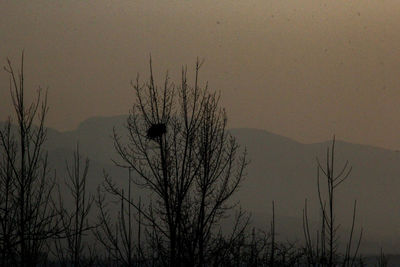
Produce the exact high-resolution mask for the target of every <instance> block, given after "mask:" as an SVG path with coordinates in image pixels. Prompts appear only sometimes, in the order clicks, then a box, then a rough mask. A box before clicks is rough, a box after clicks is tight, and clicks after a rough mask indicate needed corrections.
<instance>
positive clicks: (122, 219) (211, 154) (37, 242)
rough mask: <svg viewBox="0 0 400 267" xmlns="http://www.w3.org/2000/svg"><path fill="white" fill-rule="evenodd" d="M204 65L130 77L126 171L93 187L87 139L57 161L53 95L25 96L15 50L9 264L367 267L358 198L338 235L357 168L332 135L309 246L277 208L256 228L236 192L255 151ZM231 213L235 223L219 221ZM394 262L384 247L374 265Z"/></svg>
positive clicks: (4, 188)
mask: <svg viewBox="0 0 400 267" xmlns="http://www.w3.org/2000/svg"><path fill="white" fill-rule="evenodd" d="M201 65H202V64H201V62H199V61H198V62H197V63H196V65H195V71H194V76H193V78H192V82H191V83H190V82H189V81H188V75H187V69H186V68H183V69H182V76H181V81H180V83H179V85H175V84H174V83H172V82H171V81H170V80H169V76H168V75H166V77H165V80H164V81H163V83H162V84H161V85H158V84H156V82H155V79H154V76H153V70H152V63H151V60H150V75H149V79H148V80H147V81H146V82H145V83H141V82H140V80H139V77H137V79H136V80H135V81H134V82H132V84H131V85H132V88H133V91H134V93H135V96H136V101H135V102H134V103H133V105H132V109H131V110H130V116H129V118H128V119H127V121H126V130H127V131H126V133H127V136H121V134H120V133H118V132H117V131H116V130H114V132H113V139H114V147H115V150H116V151H117V153H118V156H119V158H117V159H115V160H114V163H115V164H116V165H117V166H119V167H121V168H125V169H126V173H127V175H126V177H111V176H110V175H109V174H108V173H107V172H106V170H105V171H104V177H103V178H102V180H103V182H102V183H101V184H100V185H99V187H98V189H97V193H96V194H90V193H89V190H88V188H87V186H86V185H87V174H88V172H90V162H89V159H87V158H84V157H82V155H81V152H80V151H79V146H78V145H77V147H76V150H75V153H74V155H73V161H72V162H67V164H66V170H67V176H66V177H57V175H56V170H50V169H49V166H48V156H47V152H46V151H44V149H43V144H44V142H45V141H46V127H45V118H46V115H47V112H48V105H47V94H46V92H44V91H43V90H41V89H39V90H38V93H37V98H36V100H35V101H33V102H32V103H31V104H27V103H26V101H25V97H24V92H25V89H24V67H23V55H22V61H21V67H20V68H19V69H18V70H17V71H16V70H14V69H13V66H12V64H11V62H10V61H9V60H8V62H7V65H6V67H5V70H6V71H7V72H8V73H9V77H10V88H9V90H10V95H11V99H12V104H13V107H14V114H13V119H11V118H10V119H9V120H8V122H7V124H6V126H5V127H4V128H3V129H1V130H0V153H1V154H0V266H171V267H172V266H177V267H179V266H363V265H364V263H363V259H362V257H361V256H360V255H359V251H358V249H359V247H360V242H361V239H362V234H361V233H362V231H361V233H360V232H359V231H356V229H358V228H357V227H356V226H355V225H356V202H355V203H354V213H353V221H352V225H351V232H350V234H349V235H348V237H346V238H342V240H339V237H338V234H337V231H338V229H339V225H338V224H337V223H336V220H335V214H336V211H335V189H336V188H337V187H338V186H339V185H341V184H342V182H344V181H345V180H346V179H347V178H348V177H349V175H350V173H351V167H349V165H348V163H346V164H345V165H344V166H343V168H342V169H340V170H339V171H336V168H334V163H335V160H334V148H335V141H334V140H333V142H332V146H331V147H330V148H328V150H327V155H326V160H325V163H320V162H318V163H317V168H318V177H317V186H316V188H317V192H318V196H319V208H320V214H321V216H320V218H319V219H320V223H321V224H320V227H319V228H318V229H310V226H309V219H308V214H307V202H306V203H305V207H304V211H303V229H304V237H305V238H304V240H305V241H304V242H303V244H299V243H290V242H278V241H277V239H276V233H275V218H274V217H275V216H274V214H275V213H274V207H273V212H272V214H273V216H272V218H271V225H270V229H268V230H261V229H255V228H252V227H251V225H250V216H249V215H248V213H246V212H245V211H242V210H241V209H240V207H239V206H238V203H234V202H232V196H233V195H234V194H235V192H236V191H237V190H239V187H240V184H241V183H242V182H243V181H244V179H245V177H246V167H247V165H248V164H249V161H248V159H247V154H246V150H245V149H243V148H240V146H239V144H238V143H237V142H236V140H235V138H234V137H232V136H231V135H230V134H229V133H228V132H227V130H226V126H227V116H226V112H225V110H224V109H223V108H221V107H220V102H219V101H220V96H219V94H218V93H216V92H215V91H212V90H209V89H208V87H207V85H205V86H202V85H200V83H199V70H200V67H201ZM116 180H119V181H121V180H124V181H126V182H125V183H124V184H125V185H124V186H121V184H120V183H117V182H116ZM133 187H136V188H140V190H141V191H142V192H144V194H147V195H149V196H151V198H150V201H142V200H141V198H138V197H137V196H135V195H134V194H133V193H132V192H133V189H132V188H133ZM233 214H235V215H233ZM226 220H230V221H231V224H230V225H231V226H230V227H222V224H223V222H224V221H226ZM300 223H301V222H300ZM227 228H229V229H227ZM356 233H357V234H356ZM343 240H344V241H343ZM340 241H341V242H342V243H343V242H344V244H346V245H345V249H344V250H343V251H342V250H340V249H339V244H340ZM386 264H387V260H386V258H385V256H384V255H383V253H381V257H380V258H379V259H378V260H377V266H386Z"/></svg>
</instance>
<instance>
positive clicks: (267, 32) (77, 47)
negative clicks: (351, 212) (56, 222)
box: [0, 0, 400, 149]
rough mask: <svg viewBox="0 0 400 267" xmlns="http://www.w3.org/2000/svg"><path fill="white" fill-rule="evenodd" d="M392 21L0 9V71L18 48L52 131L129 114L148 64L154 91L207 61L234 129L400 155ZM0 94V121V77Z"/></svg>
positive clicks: (205, 75)
mask: <svg viewBox="0 0 400 267" xmlns="http://www.w3.org/2000/svg"><path fill="white" fill-rule="evenodd" d="M399 14H400V3H399V1H398V0H374V1H371V0H352V1H348V0H335V1H331V0H329V1H328V0H327V1H324V0H219V1H214V0H212V1H211V0H199V1H189V0H186V1H184V0H179V1H178V0H177V1H173V0H124V1H123V0H113V1H111V0H108V1H106V0H96V1H72V0H69V1H64V0H51V1H50V0H48V1H44V0H40V1H39V0H36V1H18V0H14V1H6V0H0V60H1V63H2V65H4V64H5V63H6V58H7V57H9V58H10V59H11V60H12V61H13V62H14V63H15V65H16V66H17V65H18V64H19V60H20V53H21V50H22V49H25V55H26V60H25V74H26V75H25V76H26V77H25V79H26V81H27V85H28V86H29V87H28V88H29V90H27V94H28V96H32V95H33V93H34V90H33V89H35V88H37V86H38V85H41V86H42V87H44V88H46V87H48V88H49V89H48V90H49V91H48V98H49V105H50V113H49V115H48V120H47V122H48V124H47V125H48V126H50V127H54V128H56V129H59V130H68V129H74V128H75V127H76V126H77V125H78V123H79V122H80V121H82V120H84V119H85V118H88V117H91V116H96V115H117V114H127V113H128V110H129V108H130V106H131V104H132V101H133V100H134V97H133V94H132V90H131V88H130V86H129V83H130V80H131V79H134V78H135V77H136V74H137V73H138V72H139V73H140V74H141V77H142V78H143V79H144V78H146V77H147V74H148V72H147V70H148V67H147V65H148V58H149V53H151V54H152V57H153V62H154V66H155V71H156V74H157V75H156V76H157V77H158V78H159V79H160V82H161V79H162V78H163V76H164V75H165V71H166V70H167V69H168V70H169V71H170V73H171V76H172V79H173V80H178V79H179V75H180V68H181V66H182V65H183V64H187V65H188V68H189V70H193V64H194V62H195V60H196V57H197V56H198V57H200V58H204V59H205V64H204V67H203V69H202V73H201V78H202V80H203V81H204V82H205V81H206V80H208V81H209V85H210V87H211V88H214V89H217V90H220V91H221V93H222V104H223V105H224V106H225V107H226V109H227V111H228V118H229V123H230V124H229V127H253V128H262V129H266V130H268V131H271V132H275V133H278V134H282V135H285V136H288V137H292V138H294V139H296V140H299V141H302V142H307V143H309V142H317V141H321V140H327V139H329V138H330V137H331V136H332V134H333V133H336V136H337V138H338V139H342V140H347V141H351V142H357V143H363V144H371V145H375V146H380V147H386V148H392V149H400V16H399ZM0 88H1V89H0V120H4V119H5V118H6V117H7V116H8V114H10V113H11V105H10V100H9V94H8V77H7V73H5V72H4V71H2V72H0Z"/></svg>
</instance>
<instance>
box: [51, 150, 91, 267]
mask: <svg viewBox="0 0 400 267" xmlns="http://www.w3.org/2000/svg"><path fill="white" fill-rule="evenodd" d="M66 169H67V177H66V178H64V183H65V186H66V188H67V189H68V190H67V193H68V195H70V197H72V202H71V203H72V204H73V207H72V208H70V209H68V208H67V207H66V206H65V204H64V199H66V198H67V197H66V196H65V195H64V196H63V195H62V194H61V190H60V187H59V188H58V195H59V205H60V207H59V210H60V214H61V224H62V229H63V231H64V233H63V235H62V236H61V237H59V238H56V239H55V243H54V245H55V246H54V247H55V254H56V257H57V258H58V260H59V261H60V263H62V264H63V265H65V266H69V265H71V264H72V265H73V266H75V267H79V266H91V264H92V263H93V262H92V260H93V258H92V257H91V255H90V252H91V251H90V246H89V244H87V242H85V240H84V237H85V236H87V235H88V234H89V233H91V230H92V229H94V228H95V225H94V224H93V223H89V213H90V210H91V208H92V204H93V202H94V198H93V197H92V196H90V195H89V194H88V192H87V187H86V182H87V175H88V171H89V159H88V158H86V159H85V161H84V166H82V159H81V154H80V151H79V145H77V146H76V150H75V152H74V156H73V164H72V166H71V165H70V164H68V162H66Z"/></svg>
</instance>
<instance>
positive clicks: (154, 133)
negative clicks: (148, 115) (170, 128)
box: [147, 123, 167, 140]
mask: <svg viewBox="0 0 400 267" xmlns="http://www.w3.org/2000/svg"><path fill="white" fill-rule="evenodd" d="M166 132H167V127H166V125H165V124H164V123H155V124H152V125H151V126H150V128H149V129H147V138H149V139H152V140H154V139H156V138H157V137H161V136H162V135H163V134H165V133H166Z"/></svg>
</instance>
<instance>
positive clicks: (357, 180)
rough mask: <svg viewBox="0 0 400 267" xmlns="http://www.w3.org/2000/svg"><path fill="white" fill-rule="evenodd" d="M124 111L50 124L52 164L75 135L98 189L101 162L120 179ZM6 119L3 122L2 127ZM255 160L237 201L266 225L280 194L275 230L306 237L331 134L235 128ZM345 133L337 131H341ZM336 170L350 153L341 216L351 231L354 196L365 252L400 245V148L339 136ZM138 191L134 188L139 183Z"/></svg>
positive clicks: (67, 151)
mask: <svg viewBox="0 0 400 267" xmlns="http://www.w3.org/2000/svg"><path fill="white" fill-rule="evenodd" d="M126 118H127V116H115V117H96V118H90V119H88V120H85V121H84V122H82V123H81V124H80V125H79V127H78V128H77V129H76V130H74V131H68V132H59V131H56V130H53V129H49V131H48V142H47V143H46V149H47V150H48V151H49V157H50V164H51V167H52V168H54V169H56V170H57V176H58V177H59V178H61V177H63V176H64V175H65V161H66V160H67V159H68V160H70V159H71V158H72V152H73V150H74V148H75V145H76V142H78V141H79V144H80V150H81V152H82V154H83V155H87V156H89V158H90V161H91V167H90V170H89V186H90V188H91V190H92V191H93V192H94V191H95V189H96V187H97V186H98V185H99V184H100V183H101V182H102V180H103V169H104V170H106V171H107V172H109V173H110V174H111V175H112V176H113V177H114V179H115V180H116V181H117V182H121V183H123V182H124V181H125V180H126V176H127V171H126V170H123V169H120V168H117V167H115V166H114V164H113V163H112V161H111V159H118V157H117V155H116V153H115V151H114V148H113V141H112V130H113V127H116V129H117V132H118V133H120V134H121V135H123V134H124V129H123V124H124V123H125V121H126ZM2 125H3V123H0V127H2ZM230 132H231V134H232V135H233V136H235V137H236V138H237V140H238V142H239V143H240V144H241V145H242V147H246V148H247V151H248V155H249V159H250V161H251V162H250V165H249V168H248V169H247V174H248V175H247V178H246V180H245V181H244V182H243V184H242V186H241V188H240V189H239V191H238V193H237V195H236V200H240V205H241V206H242V207H243V208H244V209H245V210H248V211H250V212H251V213H252V222H253V224H254V225H255V226H258V227H263V228H264V229H265V228H267V227H268V226H269V220H270V214H271V202H272V201H273V200H274V201H275V210H276V223H277V226H276V227H277V231H278V235H279V237H280V238H282V239H291V240H298V241H299V242H302V240H303V236H302V219H301V218H302V209H303V207H304V200H305V199H306V198H307V199H308V202H309V208H308V209H309V214H310V215H309V217H310V220H311V221H313V222H314V223H317V222H318V217H317V215H318V203H317V191H316V166H317V165H316V157H319V158H320V160H321V163H322V164H323V163H324V160H325V154H326V148H327V146H328V145H330V141H326V142H323V143H316V144H302V143H299V142H296V141H294V140H292V139H290V138H287V137H283V136H280V135H276V134H273V133H269V132H267V131H264V130H258V129H231V130H230ZM338 138H339V139H340V136H339V137H338ZM336 159H337V161H336V163H335V164H336V166H337V167H338V169H339V168H340V167H341V166H342V164H343V163H344V162H345V161H346V160H348V161H349V163H350V165H351V166H353V171H352V174H351V176H350V178H349V179H348V180H347V181H346V182H345V183H343V184H342V185H341V186H340V187H339V188H338V190H337V196H336V197H337V205H338V206H337V207H338V217H337V220H338V222H339V223H341V224H342V226H341V229H342V230H343V231H344V232H343V233H342V234H341V236H342V237H345V236H346V231H347V230H348V227H349V226H350V220H351V218H350V216H351V214H352V208H353V202H354V200H357V203H358V207H357V209H358V210H357V221H356V229H357V232H358V230H359V229H360V227H361V226H362V227H363V228H364V238H363V246H362V251H363V252H365V253H377V252H378V250H379V248H380V247H383V249H384V251H385V252H386V253H398V252H399V251H400V239H399V236H400V228H399V226H400V194H399V190H400V179H399V178H400V164H399V163H400V153H399V152H396V151H391V150H386V149H382V148H377V147H372V146H367V145H359V144H352V143H348V142H342V141H337V142H336ZM135 191H136V190H135Z"/></svg>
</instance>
